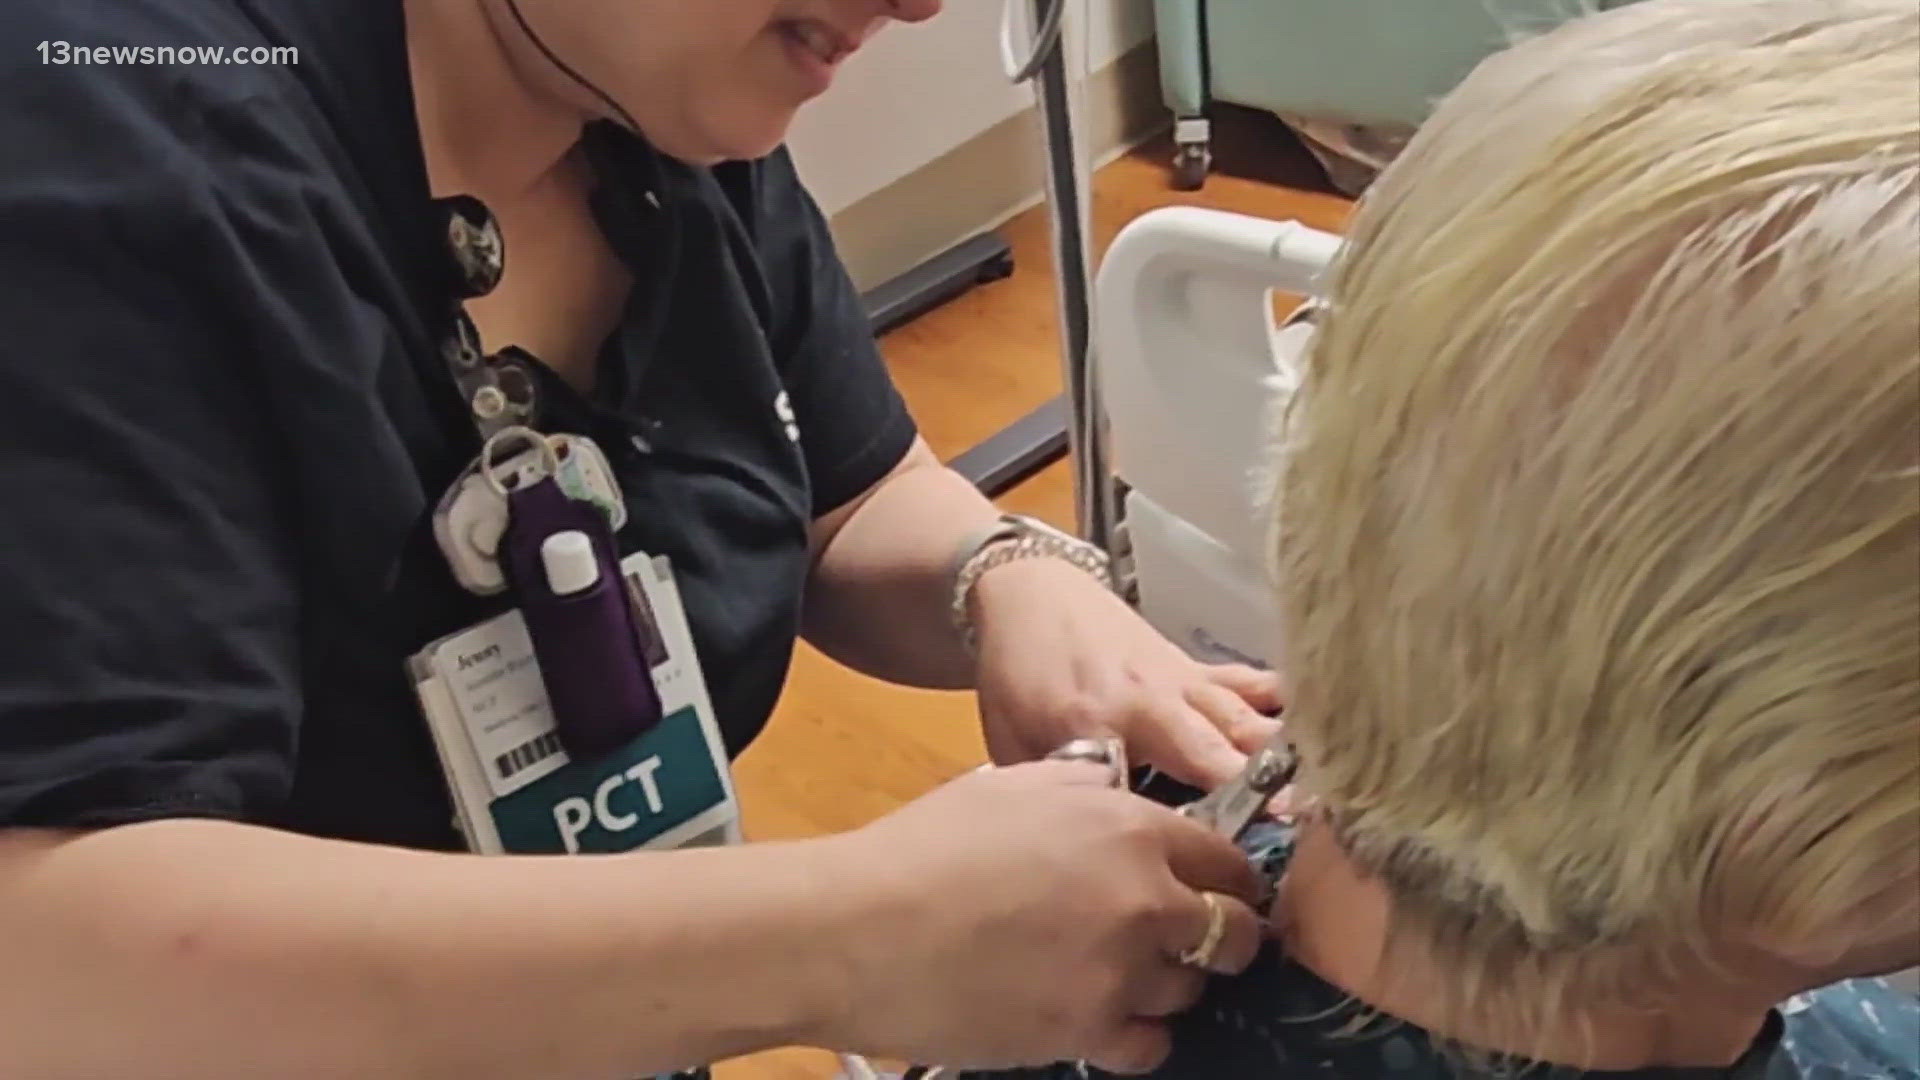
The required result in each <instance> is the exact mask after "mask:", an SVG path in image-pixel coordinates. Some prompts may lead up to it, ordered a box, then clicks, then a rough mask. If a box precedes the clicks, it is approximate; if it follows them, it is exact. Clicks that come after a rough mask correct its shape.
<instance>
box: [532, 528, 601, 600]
mask: <svg viewBox="0 0 1920 1080" xmlns="http://www.w3.org/2000/svg"><path fill="white" fill-rule="evenodd" d="M540 562H541V565H542V566H543V567H544V568H545V569H546V572H547V587H548V588H550V589H552V590H553V592H554V595H555V596H573V595H575V594H577V593H583V592H586V591H587V590H588V589H591V588H593V587H594V586H595V585H598V584H599V583H600V560H598V559H597V558H595V557H594V554H593V541H592V540H591V539H589V538H588V537H587V534H586V533H583V532H579V531H577V530H574V531H568V532H559V533H554V534H553V535H552V536H549V537H547V538H546V540H545V541H544V542H542V543H541V545H540Z"/></svg>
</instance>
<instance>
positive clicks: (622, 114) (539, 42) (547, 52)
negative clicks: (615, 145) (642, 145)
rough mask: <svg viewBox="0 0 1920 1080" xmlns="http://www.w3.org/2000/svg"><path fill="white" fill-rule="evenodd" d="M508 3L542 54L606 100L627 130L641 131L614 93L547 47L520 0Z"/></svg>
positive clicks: (507, 0)
mask: <svg viewBox="0 0 1920 1080" xmlns="http://www.w3.org/2000/svg"><path fill="white" fill-rule="evenodd" d="M506 3H507V10H508V11H510V12H512V13H513V21H514V22H516V23H518V24H520V32H521V33H523V34H525V35H526V36H527V40H528V41H531V42H533V47H534V48H536V49H539V50H540V55H542V56H544V57H546V58H547V62H548V63H550V64H552V65H553V66H554V67H555V68H557V69H559V71H560V73H561V74H562V75H565V76H566V77H567V78H569V79H572V80H573V81H574V82H575V83H576V84H578V85H579V86H580V87H581V88H582V89H584V90H586V91H587V92H589V93H591V94H593V95H594V96H595V97H597V98H599V99H600V100H601V101H602V102H605V103H606V106H607V108H609V109H612V110H613V114H614V117H615V118H616V119H617V120H618V121H619V122H620V123H621V124H623V125H625V126H626V128H627V130H629V131H631V132H633V133H634V134H636V135H637V134H639V133H640V125H639V124H637V123H635V122H634V119H633V117H632V116H631V115H629V114H628V113H627V110H626V109H624V108H622V107H621V105H620V103H619V102H617V101H615V100H613V95H611V94H609V93H607V92H606V91H605V90H602V89H600V88H599V87H598V86H595V85H594V84H593V83H592V82H591V81H589V80H588V79H587V77H586V76H584V75H582V74H580V73H579V72H578V71H575V70H574V69H573V67H572V65H570V64H568V63H567V62H566V61H565V60H562V59H560V57H559V56H558V55H556V54H555V53H554V51H553V50H552V49H551V48H548V47H547V43H546V41H545V40H544V39H542V38H541V37H540V35H539V34H537V33H534V30H533V27H532V26H530V25H528V23H527V17H526V16H525V15H523V14H521V13H520V0H506Z"/></svg>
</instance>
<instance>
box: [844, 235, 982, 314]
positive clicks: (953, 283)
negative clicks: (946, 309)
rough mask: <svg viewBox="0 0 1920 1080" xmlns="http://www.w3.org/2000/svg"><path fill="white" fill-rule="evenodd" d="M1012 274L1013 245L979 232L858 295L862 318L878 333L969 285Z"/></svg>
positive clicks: (948, 298) (934, 306)
mask: <svg viewBox="0 0 1920 1080" xmlns="http://www.w3.org/2000/svg"><path fill="white" fill-rule="evenodd" d="M1012 273H1013V249H1012V248H1009V247H1008V246H1007V242H1006V241H1005V240H1002V239H1000V237H999V236H998V235H996V234H994V233H981V234H980V235H979V236H976V237H974V238H973V239H971V240H966V241H963V242H962V243H960V244H959V245H957V246H955V247H952V248H949V249H947V250H946V251H944V252H941V253H940V254H938V255H935V256H934V257H933V258H931V259H928V260H927V261H926V262H923V263H921V264H920V265H919V266H916V267H914V268H913V269H911V270H909V271H907V272H906V273H904V274H901V275H900V276H899V277H897V278H894V279H893V280H892V281H889V282H886V283H885V284H882V285H880V286H877V287H876V288H874V289H873V290H872V291H870V292H868V293H867V295H866V296H865V297H863V299H864V300H865V301H866V305H867V317H868V318H870V319H871V320H873V332H874V333H875V334H884V333H886V332H887V331H889V330H893V329H896V328H898V327H900V326H902V325H903V324H905V323H908V322H911V321H913V320H914V319H916V318H919V317H920V316H922V315H925V314H926V313H927V312H929V311H932V310H933V309H934V308H937V307H939V306H940V305H941V304H944V303H946V302H947V301H949V300H951V299H953V298H954V297H956V296H959V295H960V294H961V293H964V292H966V291H967V290H968V289H971V288H973V287H974V286H975V285H984V284H986V283H987V282H989V281H999V280H1001V279H1002V278H1005V277H1007V276H1009V275H1011V274H1012Z"/></svg>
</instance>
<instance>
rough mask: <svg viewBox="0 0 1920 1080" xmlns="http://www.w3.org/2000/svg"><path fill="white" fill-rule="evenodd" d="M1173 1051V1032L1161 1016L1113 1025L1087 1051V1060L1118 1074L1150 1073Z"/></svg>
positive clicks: (1105, 1070)
mask: <svg viewBox="0 0 1920 1080" xmlns="http://www.w3.org/2000/svg"><path fill="white" fill-rule="evenodd" d="M1172 1052H1173V1033H1172V1032H1170V1031H1168V1030H1167V1025H1166V1023H1165V1022H1164V1021H1161V1020H1147V1019H1139V1020H1129V1021H1126V1022H1125V1023H1122V1024H1120V1025H1118V1026H1117V1027H1115V1028H1114V1029H1113V1032H1112V1033H1111V1034H1109V1035H1108V1036H1107V1037H1106V1038H1104V1039H1102V1040H1100V1046H1099V1048H1098V1049H1097V1050H1095V1051H1094V1052H1093V1053H1092V1054H1089V1055H1087V1064H1089V1065H1091V1066H1093V1067H1094V1068H1096V1069H1099V1070H1101V1071H1102V1072H1109V1073H1113V1074H1114V1075H1115V1076H1139V1075H1141V1074H1143V1073H1150V1072H1152V1071H1153V1070H1155V1069H1157V1068H1159V1067H1160V1063H1161V1062H1163V1061H1165V1060H1167V1055H1169V1054H1171V1053H1172Z"/></svg>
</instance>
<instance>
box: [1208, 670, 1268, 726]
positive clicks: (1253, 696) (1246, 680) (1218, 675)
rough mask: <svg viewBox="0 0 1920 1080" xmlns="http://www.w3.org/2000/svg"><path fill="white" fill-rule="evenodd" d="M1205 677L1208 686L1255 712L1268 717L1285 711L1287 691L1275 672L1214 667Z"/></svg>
mask: <svg viewBox="0 0 1920 1080" xmlns="http://www.w3.org/2000/svg"><path fill="white" fill-rule="evenodd" d="M1206 673H1207V679H1208V680H1209V681H1210V682H1212V683H1213V684H1214V685H1216V686H1220V687H1224V688H1226V689H1228V690H1231V691H1233V692H1234V694H1236V695H1238V696H1239V698H1240V700H1242V701H1244V702H1246V703H1247V704H1248V705H1249V706H1251V707H1252V708H1253V709H1254V710H1255V711H1256V712H1262V713H1266V714H1268V715H1270V716H1271V715H1273V714H1275V713H1278V712H1279V711H1280V710H1282V709H1284V708H1286V705H1287V701H1286V687H1285V686H1283V685H1282V684H1281V681H1280V676H1279V675H1277V674H1275V673H1274V672H1271V671H1261V670H1260V669H1259V668H1253V667H1248V666H1247V665H1245V664H1213V665H1209V666H1208V667H1207V668H1206Z"/></svg>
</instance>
